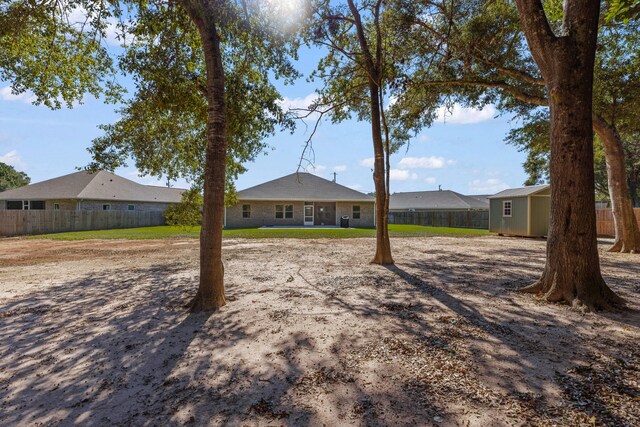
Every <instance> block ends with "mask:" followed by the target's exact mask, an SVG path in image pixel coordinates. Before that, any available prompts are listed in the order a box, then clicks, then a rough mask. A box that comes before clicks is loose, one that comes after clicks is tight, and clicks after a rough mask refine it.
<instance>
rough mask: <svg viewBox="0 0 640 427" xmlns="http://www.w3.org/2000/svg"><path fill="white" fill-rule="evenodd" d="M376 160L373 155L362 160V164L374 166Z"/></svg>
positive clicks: (369, 166)
mask: <svg viewBox="0 0 640 427" xmlns="http://www.w3.org/2000/svg"><path fill="white" fill-rule="evenodd" d="M374 161H375V159H374V158H373V157H369V158H367V159H362V160H360V165H361V166H366V167H368V168H372V167H373V163H374Z"/></svg>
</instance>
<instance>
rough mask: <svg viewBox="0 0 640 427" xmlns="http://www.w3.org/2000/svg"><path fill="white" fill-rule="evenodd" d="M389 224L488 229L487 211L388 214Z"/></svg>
mask: <svg viewBox="0 0 640 427" xmlns="http://www.w3.org/2000/svg"><path fill="white" fill-rule="evenodd" d="M389 224H412V225H428V226H432V227H454V228H478V229H482V230H488V229H489V211H425V212H389Z"/></svg>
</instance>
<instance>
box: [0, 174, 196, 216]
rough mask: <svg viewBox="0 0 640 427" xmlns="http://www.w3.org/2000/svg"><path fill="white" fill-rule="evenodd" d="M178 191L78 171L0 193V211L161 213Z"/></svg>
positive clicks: (178, 196) (177, 199) (178, 197)
mask: <svg viewBox="0 0 640 427" xmlns="http://www.w3.org/2000/svg"><path fill="white" fill-rule="evenodd" d="M184 191H185V190H184V189H182V188H168V187H160V186H153V185H142V184H138V183H137V182H134V181H131V180H128V179H126V178H122V177H120V176H118V175H114V174H112V173H109V172H105V171H99V172H95V173H90V172H87V171H80V172H76V173H72V174H69V175H64V176H61V177H58V178H53V179H49V180H46V181H42V182H38V183H35V184H31V185H27V186H25V187H20V188H14V189H12V190H7V191H4V192H2V193H0V210H65V211H70V210H77V211H111V210H118V211H161V212H163V211H165V210H166V209H167V208H168V207H169V206H170V205H171V204H174V203H179V202H180V201H181V199H182V193H183V192H184Z"/></svg>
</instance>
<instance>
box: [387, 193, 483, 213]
mask: <svg viewBox="0 0 640 427" xmlns="http://www.w3.org/2000/svg"><path fill="white" fill-rule="evenodd" d="M486 197H487V196H465V195H462V194H460V193H456V192H455V191H451V190H436V191H412V192H408V193H393V194H392V195H391V197H390V199H389V212H423V211H460V210H465V211H469V210H488V209H489V202H488V200H484V199H486Z"/></svg>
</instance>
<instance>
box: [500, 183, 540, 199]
mask: <svg viewBox="0 0 640 427" xmlns="http://www.w3.org/2000/svg"><path fill="white" fill-rule="evenodd" d="M549 188H550V186H549V184H542V185H529V186H527V187H520V188H508V189H506V190H504V191H501V192H499V193H497V194H494V195H493V196H489V198H490V199H502V198H505V197H527V196H533V195H535V194H538V193H542V192H543V191H545V190H547V189H549Z"/></svg>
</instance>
